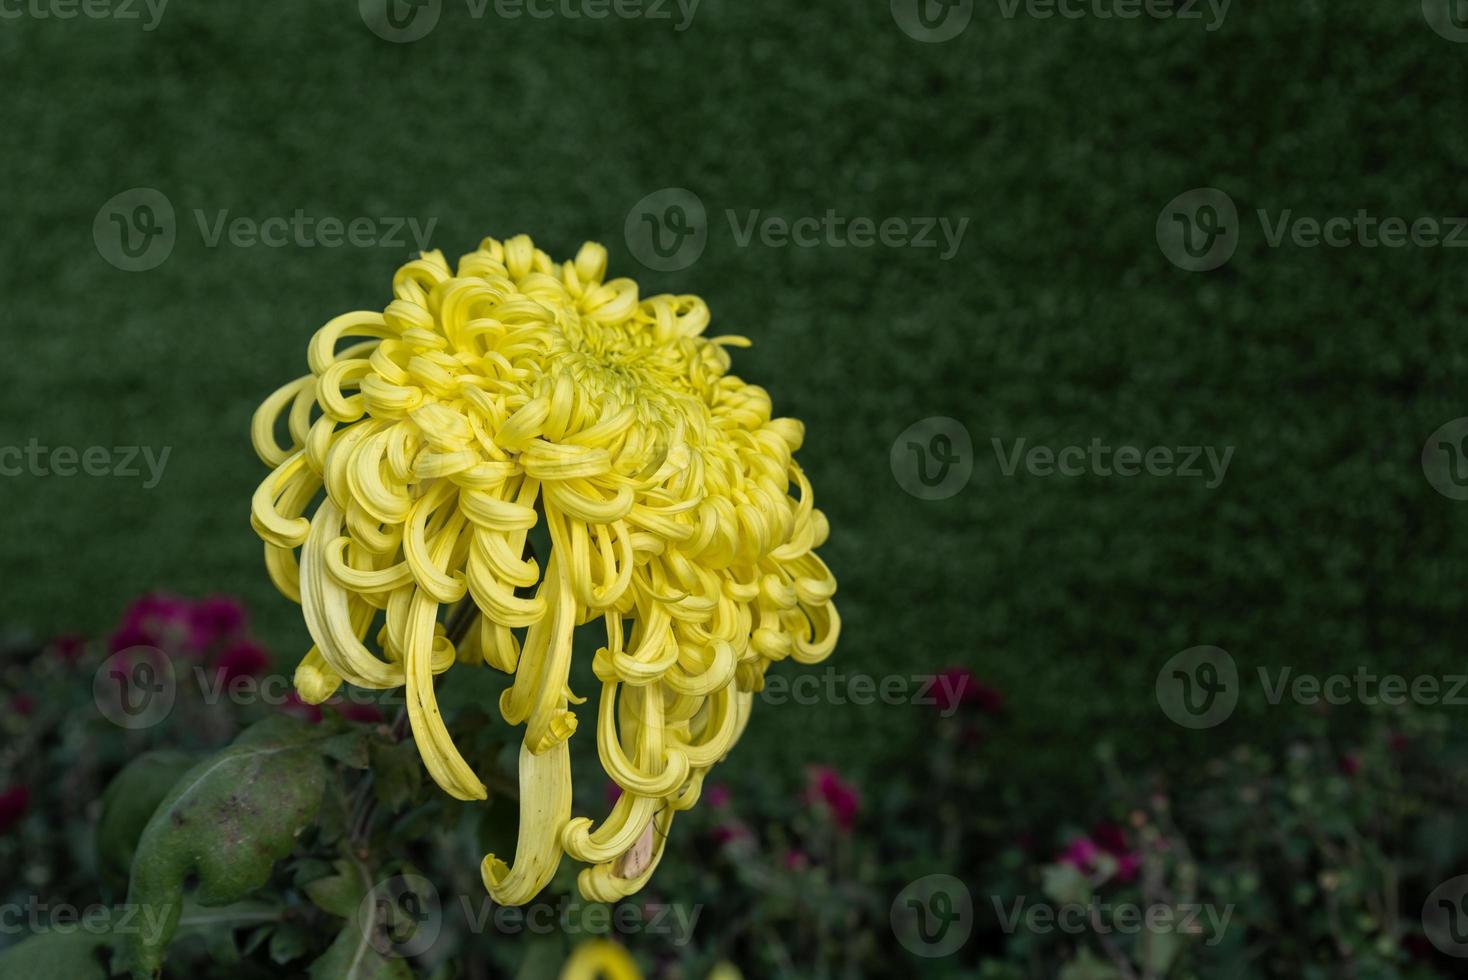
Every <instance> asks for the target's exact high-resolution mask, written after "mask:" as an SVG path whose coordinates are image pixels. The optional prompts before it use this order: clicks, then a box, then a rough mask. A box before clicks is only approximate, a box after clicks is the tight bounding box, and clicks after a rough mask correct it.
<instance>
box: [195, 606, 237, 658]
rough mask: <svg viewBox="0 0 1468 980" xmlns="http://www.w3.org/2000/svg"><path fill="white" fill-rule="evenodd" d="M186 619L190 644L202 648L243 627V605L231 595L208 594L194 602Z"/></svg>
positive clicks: (225, 638) (223, 638)
mask: <svg viewBox="0 0 1468 980" xmlns="http://www.w3.org/2000/svg"><path fill="white" fill-rule="evenodd" d="M188 619H189V630H190V636H189V641H190V643H191V645H192V646H193V647H194V649H196V650H204V649H208V648H209V647H211V646H213V645H214V644H215V643H218V642H219V641H221V640H227V639H229V638H230V637H232V636H234V635H235V634H237V633H239V632H240V631H241V630H242V629H244V626H245V607H244V605H243V604H242V603H241V602H240V601H239V600H238V599H236V598H234V597H233V596H226V595H215V596H209V597H207V598H204V599H200V600H199V601H198V602H196V603H194V605H193V607H192V608H190V609H189V611H188Z"/></svg>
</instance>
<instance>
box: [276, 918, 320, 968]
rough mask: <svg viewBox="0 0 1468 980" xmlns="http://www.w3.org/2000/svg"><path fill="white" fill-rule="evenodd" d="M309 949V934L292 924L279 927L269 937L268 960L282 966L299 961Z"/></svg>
mask: <svg viewBox="0 0 1468 980" xmlns="http://www.w3.org/2000/svg"><path fill="white" fill-rule="evenodd" d="M310 947H311V934H310V933H308V932H307V931H306V930H305V929H303V928H302V927H301V926H298V925H296V924H294V923H290V924H288V925H284V926H281V927H280V928H279V929H277V930H275V934H274V935H272V936H271V937H270V960H271V962H273V963H276V964H278V965H280V966H284V965H285V964H287V963H289V962H290V961H291V960H294V959H299V958H300V957H302V956H304V955H305V954H306V950H307V949H309V948H310Z"/></svg>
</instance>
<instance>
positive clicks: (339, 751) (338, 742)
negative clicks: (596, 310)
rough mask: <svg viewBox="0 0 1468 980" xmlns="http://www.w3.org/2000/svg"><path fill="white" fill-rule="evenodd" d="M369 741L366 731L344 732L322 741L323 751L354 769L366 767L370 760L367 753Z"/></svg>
mask: <svg viewBox="0 0 1468 980" xmlns="http://www.w3.org/2000/svg"><path fill="white" fill-rule="evenodd" d="M369 741H370V739H369V738H368V737H367V733H366V732H361V731H352V732H342V733H341V734H340V735H333V736H332V737H330V738H328V739H327V740H326V741H324V742H322V743H321V751H322V752H324V753H326V754H327V755H329V756H330V757H331V758H333V759H335V760H336V761H337V762H340V763H342V764H343V765H346V766H350V767H352V768H353V769H366V768H367V765H368V762H369V758H368V753H367V745H368V742H369Z"/></svg>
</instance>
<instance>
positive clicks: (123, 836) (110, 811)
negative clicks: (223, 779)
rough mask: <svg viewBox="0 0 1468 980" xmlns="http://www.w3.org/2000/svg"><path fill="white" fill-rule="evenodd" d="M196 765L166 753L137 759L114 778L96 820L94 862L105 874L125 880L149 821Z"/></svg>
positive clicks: (183, 756) (184, 757) (181, 754)
mask: <svg viewBox="0 0 1468 980" xmlns="http://www.w3.org/2000/svg"><path fill="white" fill-rule="evenodd" d="M196 761H197V760H196V758H195V757H194V756H192V755H190V754H188V753H186V752H177V751H173V750H167V749H165V750H160V751H157V752H147V753H144V754H143V755H140V756H138V757H137V758H136V759H134V760H133V761H132V762H130V763H128V765H127V766H126V767H125V768H124V769H123V770H122V772H120V773H118V774H117V777H116V778H115V779H113V780H112V783H111V785H109V786H108V787H107V791H106V792H105V793H103V794H102V814H101V816H100V817H99V818H98V820H97V858H98V860H99V862H100V863H101V866H102V868H103V870H104V871H110V872H113V873H115V874H117V875H119V876H121V877H126V876H127V873H128V869H129V868H130V867H132V863H133V852H134V850H136V848H137V844H138V838H139V837H140V836H142V833H143V828H144V827H146V826H147V825H148V819H149V818H150V817H152V816H153V811H154V810H156V809H158V804H159V802H160V801H162V799H163V798H164V797H165V796H167V795H168V791H169V790H170V789H172V788H173V784H174V783H176V782H178V779H179V777H180V776H182V775H183V774H184V773H185V772H186V771H188V769H189V767H191V766H192V765H193V764H194V763H195V762H196Z"/></svg>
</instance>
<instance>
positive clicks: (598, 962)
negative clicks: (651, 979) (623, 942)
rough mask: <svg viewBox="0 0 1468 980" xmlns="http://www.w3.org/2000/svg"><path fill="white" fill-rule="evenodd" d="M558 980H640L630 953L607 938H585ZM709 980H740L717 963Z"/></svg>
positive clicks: (726, 966)
mask: <svg viewBox="0 0 1468 980" xmlns="http://www.w3.org/2000/svg"><path fill="white" fill-rule="evenodd" d="M560 980H642V972H641V971H640V970H638V969H637V962H636V961H635V960H633V959H632V954H631V953H628V952H627V950H626V949H624V948H623V947H621V946H619V945H617V944H616V943H614V942H612V941H611V940H609V939H588V940H586V941H585V942H584V943H582V944H581V945H579V946H577V947H576V948H575V949H574V950H572V951H571V957H570V958H569V959H568V960H566V964H565V966H563V967H562V968H561V976H560ZM708 980H743V975H742V974H740V972H739V971H738V970H737V969H735V968H734V966H733V965H731V964H729V963H720V964H718V965H717V966H715V967H714V968H713V970H712V971H711V972H710V973H709V975H708Z"/></svg>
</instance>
